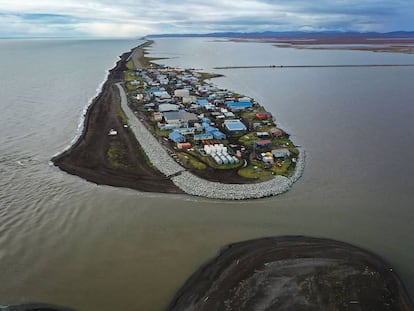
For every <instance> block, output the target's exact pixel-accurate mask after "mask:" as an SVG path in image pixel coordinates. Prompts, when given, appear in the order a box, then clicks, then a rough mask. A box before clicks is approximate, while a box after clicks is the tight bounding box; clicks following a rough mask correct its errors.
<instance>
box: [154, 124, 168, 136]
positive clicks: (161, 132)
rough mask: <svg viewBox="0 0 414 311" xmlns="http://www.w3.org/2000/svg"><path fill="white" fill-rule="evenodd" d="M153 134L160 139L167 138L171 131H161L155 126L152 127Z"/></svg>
mask: <svg viewBox="0 0 414 311" xmlns="http://www.w3.org/2000/svg"><path fill="white" fill-rule="evenodd" d="M154 130H155V133H156V134H157V135H158V136H160V137H168V135H170V133H171V132H172V130H161V129H160V128H159V127H158V126H157V125H154Z"/></svg>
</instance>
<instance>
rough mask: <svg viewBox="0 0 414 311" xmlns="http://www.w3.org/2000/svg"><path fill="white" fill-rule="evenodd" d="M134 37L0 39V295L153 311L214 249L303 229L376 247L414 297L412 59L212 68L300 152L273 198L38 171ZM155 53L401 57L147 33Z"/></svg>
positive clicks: (189, 59)
mask: <svg viewBox="0 0 414 311" xmlns="http://www.w3.org/2000/svg"><path fill="white" fill-rule="evenodd" d="M138 43H139V41H137V40H129V41H104V40H101V41H87V40H0V95H1V97H0V133H1V135H0V284H1V286H0V304H11V303H22V302H33V301H37V302H48V303H54V304H59V305H66V306H69V307H72V308H76V309H79V310H126V311H129V310H131V311H132V310H147V311H152V310H154V311H156V310H162V309H163V307H165V305H166V304H167V303H168V302H169V300H170V298H171V297H172V295H173V294H174V293H175V291H176V290H177V289H178V287H180V285H181V284H182V283H183V282H184V280H185V279H186V278H187V277H188V276H189V275H190V274H191V273H192V272H193V271H194V269H196V268H197V267H198V266H199V265H200V264H201V263H203V262H204V261H205V260H206V259H208V258H209V257H211V256H214V254H216V252H217V250H218V249H219V248H220V247H221V246H222V245H224V244H227V243H230V242H235V241H240V240H245V239H251V238H256V237H263V236H273V235H286V234H294V235H297V234H304V235H311V236H319V237H326V238H333V239H339V240H342V241H347V242H350V243H353V244H356V245H358V246H362V247H364V248H367V249H369V250H372V251H374V252H375V253H377V254H379V255H381V256H383V257H384V258H386V259H387V260H388V261H389V262H391V263H392V265H393V266H394V267H395V268H396V269H397V270H398V271H399V273H400V274H401V276H402V278H403V280H404V281H405V283H406V285H407V286H408V289H409V291H410V293H411V295H412V296H413V297H414V266H413V264H412V263H413V262H414V241H413V236H414V208H413V206H414V180H413V175H414V163H413V161H412V159H414V146H413V141H414V126H413V121H412V120H413V119H414V87H413V85H414V68H412V67H411V68H409V67H398V68H397V67H395V68H319V69H318V68H301V69H287V68H284V69H239V70H222V71H218V70H216V72H220V73H223V74H225V75H226V76H225V77H224V78H219V79H215V80H214V81H215V83H216V84H218V85H219V86H221V87H224V88H228V89H231V90H234V91H237V92H239V93H243V94H245V95H247V96H252V97H254V98H255V99H257V100H258V101H259V102H260V103H261V104H263V105H264V106H265V107H266V108H267V109H268V110H269V111H271V112H272V113H273V114H274V115H275V116H276V118H277V122H278V124H279V125H280V126H282V127H283V128H284V129H286V130H287V131H288V132H290V133H291V134H292V136H293V139H294V141H295V142H296V143H297V144H300V145H302V146H303V147H304V148H305V149H306V150H307V155H308V158H307V166H306V169H305V173H304V176H303V178H301V179H300V181H299V182H298V183H297V184H296V185H295V186H294V187H293V189H292V190H291V191H290V192H288V193H287V194H284V195H282V196H279V197H275V198H268V199H263V200H256V201H245V202H222V201H211V200H206V199H200V198H194V197H189V196H185V195H174V196H170V195H160V194H155V193H154V194H148V193H139V192H137V191H132V190H128V189H120V188H112V187H106V186H96V185H94V184H92V183H89V182H86V181H84V180H82V179H80V178H78V177H75V176H71V175H68V174H66V173H63V172H61V171H60V170H59V169H57V168H54V167H52V166H50V164H49V160H50V158H51V157H52V156H53V155H55V154H56V153H58V152H60V151H61V150H63V149H64V148H65V147H67V146H68V145H69V144H70V143H71V141H72V140H73V138H74V137H76V135H77V134H78V132H79V130H78V125H79V120H80V117H81V116H82V113H83V110H84V108H85V106H86V105H87V104H88V101H89V100H90V99H91V98H92V97H93V96H94V95H95V93H96V89H97V88H98V87H99V85H100V83H101V82H102V81H103V79H104V77H105V75H106V72H105V71H106V69H108V68H110V67H112V66H113V64H114V62H115V61H116V60H117V57H118V55H120V54H121V53H122V52H124V51H127V50H129V49H130V48H132V47H133V46H135V45H137V44H138ZM151 54H152V56H158V57H171V59H169V60H162V61H160V62H161V63H164V64H168V65H177V66H183V67H193V68H203V69H206V70H212V68H213V67H215V66H229V65H270V64H275V65H279V64H281V65H314V64H321V65H326V64H389V63H395V64H396V63H400V64H401V63H413V64H414V56H413V55H401V54H388V53H372V52H358V51H312V50H294V49H290V48H276V47H273V46H272V45H270V44H258V43H232V42H215V41H214V40H211V39H157V40H156V43H155V45H154V46H153V47H152V49H151Z"/></svg>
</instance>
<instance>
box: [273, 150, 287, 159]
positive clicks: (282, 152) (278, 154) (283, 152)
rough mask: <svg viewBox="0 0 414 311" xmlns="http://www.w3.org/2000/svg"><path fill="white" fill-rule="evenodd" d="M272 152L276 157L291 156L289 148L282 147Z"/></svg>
mask: <svg viewBox="0 0 414 311" xmlns="http://www.w3.org/2000/svg"><path fill="white" fill-rule="evenodd" d="M272 154H273V156H274V157H275V158H289V157H290V151H289V149H287V148H280V149H274V150H272Z"/></svg>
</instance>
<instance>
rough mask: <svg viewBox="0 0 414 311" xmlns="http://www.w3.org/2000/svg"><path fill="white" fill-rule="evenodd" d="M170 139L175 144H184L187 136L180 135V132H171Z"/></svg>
mask: <svg viewBox="0 0 414 311" xmlns="http://www.w3.org/2000/svg"><path fill="white" fill-rule="evenodd" d="M168 138H169V139H170V140H172V141H173V142H175V143H176V144H178V143H184V142H185V140H186V139H185V136H184V135H182V134H180V133H178V132H171V133H170V134H169V135H168Z"/></svg>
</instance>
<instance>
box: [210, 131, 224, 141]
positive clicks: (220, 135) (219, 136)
mask: <svg viewBox="0 0 414 311" xmlns="http://www.w3.org/2000/svg"><path fill="white" fill-rule="evenodd" d="M211 134H212V135H213V137H214V139H220V140H223V139H226V138H227V136H226V134H224V133H222V132H220V131H218V130H217V131H214V132H212V133H211Z"/></svg>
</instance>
